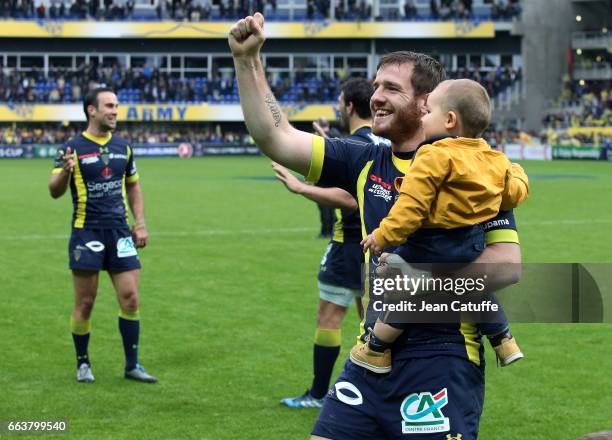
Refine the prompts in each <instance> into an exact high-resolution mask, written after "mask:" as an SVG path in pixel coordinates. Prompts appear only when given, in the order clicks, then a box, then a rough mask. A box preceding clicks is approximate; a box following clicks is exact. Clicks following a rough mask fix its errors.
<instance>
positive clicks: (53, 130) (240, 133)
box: [0, 122, 253, 145]
mask: <svg viewBox="0 0 612 440" xmlns="http://www.w3.org/2000/svg"><path fill="white" fill-rule="evenodd" d="M84 128H85V127H84V126H83V124H78V123H66V124H57V123H44V124H33V123H27V124H11V125H0V145H32V144H51V145H61V144H63V143H64V142H66V141H68V139H70V138H72V137H74V136H76V135H77V134H78V133H80V132H81V131H83V130H84ZM117 134H119V136H122V137H124V138H126V139H128V140H129V141H130V143H132V144H159V143H177V142H189V143H192V144H196V143H210V144H224V143H225V144H250V143H252V142H253V141H252V140H251V138H250V136H249V134H248V132H247V130H246V128H245V127H244V126H243V125H241V124H231V125H221V124H212V123H211V124H206V123H203V124H198V125H197V126H195V125H190V124H185V123H156V124H151V123H148V124H147V123H140V122H132V123H120V124H119V126H118V129H117Z"/></svg>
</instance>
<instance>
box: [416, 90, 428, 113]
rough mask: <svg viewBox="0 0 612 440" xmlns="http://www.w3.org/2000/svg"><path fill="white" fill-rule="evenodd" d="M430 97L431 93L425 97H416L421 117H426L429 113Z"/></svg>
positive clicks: (424, 95)
mask: <svg viewBox="0 0 612 440" xmlns="http://www.w3.org/2000/svg"><path fill="white" fill-rule="evenodd" d="M428 96H429V93H425V94H423V95H419V96H416V97H415V101H416V105H417V110H418V112H419V113H420V114H421V115H424V114H426V113H427V97H428Z"/></svg>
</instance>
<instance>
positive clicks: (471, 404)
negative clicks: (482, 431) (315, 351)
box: [312, 356, 484, 440]
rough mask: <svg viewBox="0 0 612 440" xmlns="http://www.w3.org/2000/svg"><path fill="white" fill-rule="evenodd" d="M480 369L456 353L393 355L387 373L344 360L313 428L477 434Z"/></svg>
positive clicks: (328, 433) (350, 435) (427, 435)
mask: <svg viewBox="0 0 612 440" xmlns="http://www.w3.org/2000/svg"><path fill="white" fill-rule="evenodd" d="M483 370H484V369H481V368H479V367H477V366H476V365H474V364H473V363H472V362H470V361H468V360H467V359H462V358H460V357H456V356H433V357H430V358H415V359H400V360H397V361H396V360H394V361H393V369H392V370H391V372H390V373H388V374H376V373H372V372H370V371H368V370H366V369H364V368H362V367H359V366H357V365H355V364H353V363H352V362H351V361H350V360H348V361H346V363H345V364H344V370H343V371H342V373H341V374H340V376H339V377H338V380H337V381H336V383H335V384H334V386H333V387H332V389H331V390H330V391H329V392H328V394H327V398H326V399H325V403H324V405H323V409H322V410H321V413H320V414H319V418H318V419H317V422H316V424H315V426H314V428H313V430H312V434H313V435H318V436H321V437H326V438H329V439H333V440H355V439H359V440H381V439H403V440H431V439H440V440H447V439H449V438H452V439H455V438H461V439H462V440H473V439H476V438H477V436H478V425H479V421H480V415H481V413H482V405H483V402H484V371H483ZM459 434H461V436H459Z"/></svg>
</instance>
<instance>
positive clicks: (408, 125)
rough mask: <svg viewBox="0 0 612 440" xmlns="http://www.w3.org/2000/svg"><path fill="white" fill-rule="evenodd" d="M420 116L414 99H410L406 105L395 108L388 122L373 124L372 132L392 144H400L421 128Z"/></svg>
mask: <svg viewBox="0 0 612 440" xmlns="http://www.w3.org/2000/svg"><path fill="white" fill-rule="evenodd" d="M421 116H422V114H421V112H420V110H419V108H418V105H417V103H416V101H411V102H410V104H408V105H407V106H406V107H404V108H402V109H398V110H396V111H395V112H394V113H393V116H392V118H393V119H392V120H391V121H390V122H389V123H388V124H383V125H382V126H380V125H374V126H373V127H372V132H373V133H374V134H375V135H376V136H382V137H384V138H387V139H389V140H390V141H391V142H393V143H394V144H401V143H402V142H404V141H406V139H410V138H412V137H413V136H414V135H415V134H416V133H417V132H418V131H419V130H420V129H421V126H422V125H421Z"/></svg>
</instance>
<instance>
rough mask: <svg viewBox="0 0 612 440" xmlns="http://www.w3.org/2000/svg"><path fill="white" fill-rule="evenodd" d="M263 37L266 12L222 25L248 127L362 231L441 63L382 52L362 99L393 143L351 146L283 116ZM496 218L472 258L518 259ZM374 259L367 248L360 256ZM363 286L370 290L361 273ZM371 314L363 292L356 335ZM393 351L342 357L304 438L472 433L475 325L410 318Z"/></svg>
mask: <svg viewBox="0 0 612 440" xmlns="http://www.w3.org/2000/svg"><path fill="white" fill-rule="evenodd" d="M264 41H265V34H264V18H263V16H262V15H261V14H259V13H257V14H255V16H254V17H251V16H249V17H247V18H245V19H243V20H239V21H238V22H237V23H236V24H235V25H234V26H233V27H232V28H231V30H230V33H229V45H230V48H231V50H232V56H233V57H234V66H235V69H236V77H237V79H238V87H239V91H240V104H241V106H242V111H243V114H244V116H245V122H246V124H247V127H248V129H249V132H250V134H251V136H252V137H253V139H255V141H256V143H257V145H258V146H259V148H260V149H261V150H262V152H263V153H264V154H266V155H267V156H268V157H270V158H271V159H272V160H274V161H275V162H277V163H280V164H282V165H284V166H286V167H288V168H290V169H292V170H294V171H296V172H299V173H300V174H302V175H304V176H307V180H309V181H312V182H315V183H319V184H320V185H322V186H333V187H340V188H342V189H344V190H346V191H348V192H349V193H350V194H352V195H353V196H354V197H355V198H356V199H357V202H358V205H359V209H360V213H361V228H362V235H363V236H365V235H367V234H370V233H371V232H372V231H373V230H374V229H375V228H377V227H378V225H379V223H380V222H381V220H382V219H383V218H385V216H386V215H387V214H388V212H389V210H390V209H391V207H392V206H393V203H394V201H395V197H396V196H397V191H396V190H395V189H394V185H393V183H394V180H395V178H397V177H402V176H403V175H404V174H405V173H406V172H408V171H409V165H410V162H411V160H412V158H413V156H414V154H415V151H416V149H417V148H418V146H419V144H420V143H421V142H423V141H424V140H425V139H424V135H423V132H422V127H421V125H420V118H421V115H422V114H423V111H424V109H425V101H426V97H427V94H428V93H430V92H431V91H432V90H433V89H434V88H435V87H436V86H437V85H438V84H439V83H440V82H441V81H443V80H444V79H445V77H446V75H445V72H444V69H443V68H442V66H441V65H440V64H439V63H438V62H437V61H436V60H434V59H432V58H431V57H429V56H427V55H424V54H419V53H414V52H405V51H402V52H393V53H390V54H387V55H385V56H384V57H382V58H381V60H380V62H379V65H378V69H377V73H376V78H375V80H374V94H373V96H372V98H371V100H370V108H371V110H372V114H373V118H374V119H373V125H372V131H373V133H374V134H376V135H378V136H382V137H385V138H387V139H389V140H390V141H391V143H392V146H391V148H380V147H378V146H375V145H373V144H368V145H365V146H362V148H360V149H355V148H354V147H353V146H352V145H351V143H350V142H347V141H345V140H342V139H325V138H322V137H320V136H314V135H312V134H310V133H306V132H302V131H299V130H296V129H295V128H294V127H292V126H291V125H290V124H289V122H288V121H287V118H286V117H285V116H284V114H283V113H282V110H281V108H280V105H279V104H278V102H277V101H276V99H275V98H274V96H273V95H272V92H271V91H270V87H269V86H268V84H267V82H266V76H265V73H264V70H263V66H262V64H261V60H260V49H261V47H262V45H263V43H264ZM496 220H499V221H497V222H491V224H495V225H499V226H495V227H494V228H491V229H489V230H487V231H486V238H487V244H488V246H487V248H486V249H485V250H484V252H483V253H482V255H481V256H480V257H479V258H478V259H477V262H480V263H483V262H486V263H507V264H511V263H520V248H519V246H518V235H517V233H516V228H515V225H514V217H513V214H512V212H502V213H500V215H499V216H498V217H496ZM378 263H379V261H378V259H377V258H376V257H375V256H373V255H369V254H366V265H369V266H372V265H376V264H378ZM517 266H518V264H514V265H513V267H517ZM492 275H493V276H491V277H489V279H488V282H489V284H494V285H495V287H497V288H499V287H500V286H503V285H507V284H511V283H513V282H516V281H517V278H518V274H517V273H516V271H511V272H509V273H504V274H503V275H504V278H503V279H500V276H499V275H498V274H492ZM492 278H495V280H493V279H492ZM492 290H494V289H492ZM365 294H366V295H368V294H369V291H368V283H367V280H366V290H365ZM366 299H367V298H366ZM377 317H378V313H377V312H375V311H374V310H373V307H372V302H369V303H368V306H367V309H366V315H365V320H364V322H363V323H362V325H363V327H362V332H361V338H362V340H364V339H365V337H366V336H367V331H366V330H367V329H368V327H373V325H374V322H375V320H376V318H377ZM393 352H394V357H393V369H392V371H391V373H389V374H386V375H378V374H375V373H371V372H369V371H367V370H365V369H364V368H361V367H359V366H357V365H355V364H353V363H352V362H350V361H348V362H347V363H346V364H345V366H344V371H343V372H342V373H341V374H340V376H339V377H338V380H337V381H336V383H335V384H334V387H333V388H332V389H331V390H330V392H329V393H328V395H327V398H326V399H325V403H324V405H323V408H322V410H321V413H320V415H319V418H318V420H317V422H316V424H315V427H314V428H313V431H312V437H311V438H312V439H334V440H354V439H360V440H368V439H371V440H374V439H377V440H378V439H381V438H398V439H399V438H406V434H410V438H411V439H415V440H419V439H423V440H425V439H427V440H430V439H439V440H442V439H448V438H449V437H456V438H459V437H462V438H464V439H465V440H467V439H474V438H476V437H477V436H478V427H479V423H480V415H481V413H482V407H483V404H484V356H483V355H484V351H483V345H482V341H481V337H480V335H479V334H478V330H477V327H476V325H475V324H474V323H467V322H461V323H453V324H426V325H425V324H414V325H412V326H410V328H409V329H407V330H406V331H404V333H403V335H402V337H400V338H398V340H397V341H396V342H395V345H394V347H393Z"/></svg>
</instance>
